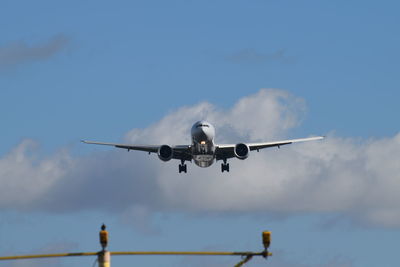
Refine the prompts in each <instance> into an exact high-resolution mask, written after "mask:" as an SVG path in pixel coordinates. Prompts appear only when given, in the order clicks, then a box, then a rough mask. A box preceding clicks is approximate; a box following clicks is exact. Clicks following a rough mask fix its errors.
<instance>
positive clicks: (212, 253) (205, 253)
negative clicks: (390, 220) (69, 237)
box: [0, 251, 272, 260]
mask: <svg viewBox="0 0 400 267" xmlns="http://www.w3.org/2000/svg"><path fill="white" fill-rule="evenodd" d="M99 253H101V252H77V253H59V254H38V255H21V256H6V257H0V260H22V259H37V258H55V257H77V256H97V255H98V254H99ZM110 254H111V255H192V256H249V255H252V256H265V254H264V252H218V251H115V252H110ZM267 256H272V253H270V252H268V255H267Z"/></svg>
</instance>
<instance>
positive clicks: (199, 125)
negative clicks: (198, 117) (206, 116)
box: [196, 123, 210, 128]
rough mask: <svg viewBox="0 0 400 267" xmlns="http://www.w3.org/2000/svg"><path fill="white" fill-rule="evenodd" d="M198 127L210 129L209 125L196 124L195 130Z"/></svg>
mask: <svg viewBox="0 0 400 267" xmlns="http://www.w3.org/2000/svg"><path fill="white" fill-rule="evenodd" d="M199 127H210V126H209V125H207V124H201V123H200V124H197V126H196V128H199Z"/></svg>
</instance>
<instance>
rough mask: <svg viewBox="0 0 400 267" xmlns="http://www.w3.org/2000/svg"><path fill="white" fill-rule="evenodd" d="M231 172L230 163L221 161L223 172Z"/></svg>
mask: <svg viewBox="0 0 400 267" xmlns="http://www.w3.org/2000/svg"><path fill="white" fill-rule="evenodd" d="M224 171H227V172H229V163H221V172H224Z"/></svg>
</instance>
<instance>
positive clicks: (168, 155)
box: [157, 145, 173, 161]
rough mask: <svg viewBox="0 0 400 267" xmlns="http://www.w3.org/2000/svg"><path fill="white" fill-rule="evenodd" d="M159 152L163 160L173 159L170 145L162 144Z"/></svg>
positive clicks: (159, 156)
mask: <svg viewBox="0 0 400 267" xmlns="http://www.w3.org/2000/svg"><path fill="white" fill-rule="evenodd" d="M157 154H158V158H159V159H161V160H162V161H168V160H170V159H172V154H173V150H172V148H171V147H170V146H168V145H162V146H160V148H159V149H158V152H157Z"/></svg>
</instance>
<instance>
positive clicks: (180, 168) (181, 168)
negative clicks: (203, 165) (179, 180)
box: [179, 160, 187, 173]
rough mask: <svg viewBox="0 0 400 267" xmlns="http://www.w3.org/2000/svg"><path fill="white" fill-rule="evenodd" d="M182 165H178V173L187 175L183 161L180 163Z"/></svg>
mask: <svg viewBox="0 0 400 267" xmlns="http://www.w3.org/2000/svg"><path fill="white" fill-rule="evenodd" d="M181 162H182V163H181V164H179V173H181V172H184V173H187V165H186V164H185V161H183V160H182V161H181Z"/></svg>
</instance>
